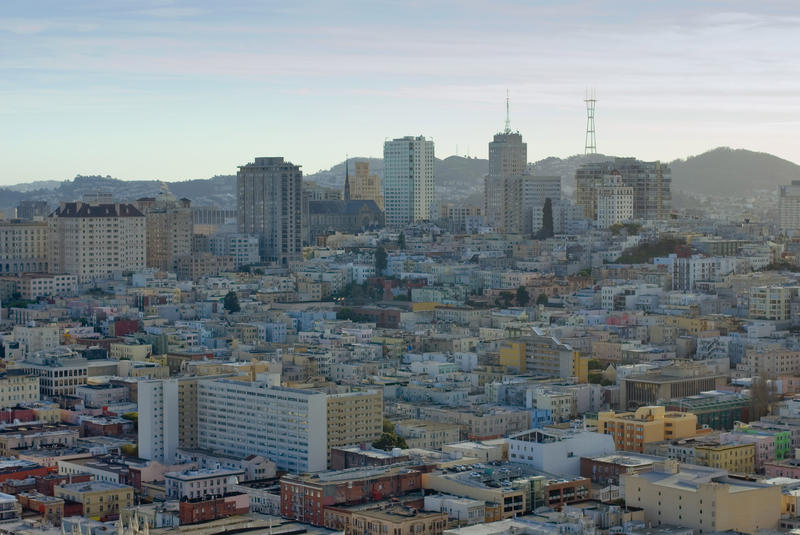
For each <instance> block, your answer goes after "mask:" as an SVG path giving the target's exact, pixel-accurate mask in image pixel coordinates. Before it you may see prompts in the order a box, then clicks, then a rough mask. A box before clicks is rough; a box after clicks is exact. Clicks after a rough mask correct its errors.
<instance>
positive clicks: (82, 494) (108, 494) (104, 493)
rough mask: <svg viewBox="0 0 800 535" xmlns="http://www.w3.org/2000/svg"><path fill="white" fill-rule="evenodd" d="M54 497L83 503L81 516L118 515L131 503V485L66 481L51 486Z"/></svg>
mask: <svg viewBox="0 0 800 535" xmlns="http://www.w3.org/2000/svg"><path fill="white" fill-rule="evenodd" d="M53 494H54V495H55V497H56V498H62V499H64V500H68V501H73V502H78V503H80V504H82V505H83V516H85V517H88V518H101V517H106V516H110V515H118V514H119V513H120V511H121V510H122V509H125V508H127V507H130V506H132V505H133V487H129V486H128V485H122V484H120V483H112V482H110V481H87V482H85V483H68V484H65V485H56V486H55V487H54V488H53Z"/></svg>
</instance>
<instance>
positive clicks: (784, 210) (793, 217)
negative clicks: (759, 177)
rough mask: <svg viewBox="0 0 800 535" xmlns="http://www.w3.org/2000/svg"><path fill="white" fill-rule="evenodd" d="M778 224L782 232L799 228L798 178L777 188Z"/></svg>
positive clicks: (799, 201)
mask: <svg viewBox="0 0 800 535" xmlns="http://www.w3.org/2000/svg"><path fill="white" fill-rule="evenodd" d="M778 224H779V225H780V228H781V230H782V231H784V232H791V233H794V232H797V231H798V230H800V180H792V183H791V184H789V185H786V186H781V187H780V190H778Z"/></svg>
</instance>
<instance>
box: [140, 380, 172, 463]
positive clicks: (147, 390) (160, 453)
mask: <svg viewBox="0 0 800 535" xmlns="http://www.w3.org/2000/svg"><path fill="white" fill-rule="evenodd" d="M137 388H138V394H137V395H138V400H139V401H138V403H139V409H138V410H139V417H140V418H141V422H139V441H138V444H139V456H140V457H141V458H142V459H151V460H154V461H158V462H160V463H166V464H170V463H173V462H174V461H175V452H176V451H177V449H178V421H179V410H178V381H177V380H175V379H172V380H170V379H165V380H154V381H141V382H139V384H138V386H137Z"/></svg>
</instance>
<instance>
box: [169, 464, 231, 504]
mask: <svg viewBox="0 0 800 535" xmlns="http://www.w3.org/2000/svg"><path fill="white" fill-rule="evenodd" d="M243 475H244V472H243V471H242V470H228V469H226V468H220V469H213V470H212V469H201V470H184V471H182V472H167V473H166V474H164V486H165V490H166V492H167V498H170V499H173V500H180V499H181V498H189V499H193V498H203V497H205V496H221V495H224V494H227V493H228V492H229V491H230V490H231V487H232V486H233V485H236V484H238V483H239V478H240V477H242V476H243Z"/></svg>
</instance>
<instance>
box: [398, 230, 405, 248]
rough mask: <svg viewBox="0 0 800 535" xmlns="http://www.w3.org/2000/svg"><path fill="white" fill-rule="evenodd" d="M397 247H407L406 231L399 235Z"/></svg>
mask: <svg viewBox="0 0 800 535" xmlns="http://www.w3.org/2000/svg"><path fill="white" fill-rule="evenodd" d="M397 247H399V248H400V249H405V248H406V234H405V232H401V233H400V235H399V236H398V237H397Z"/></svg>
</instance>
